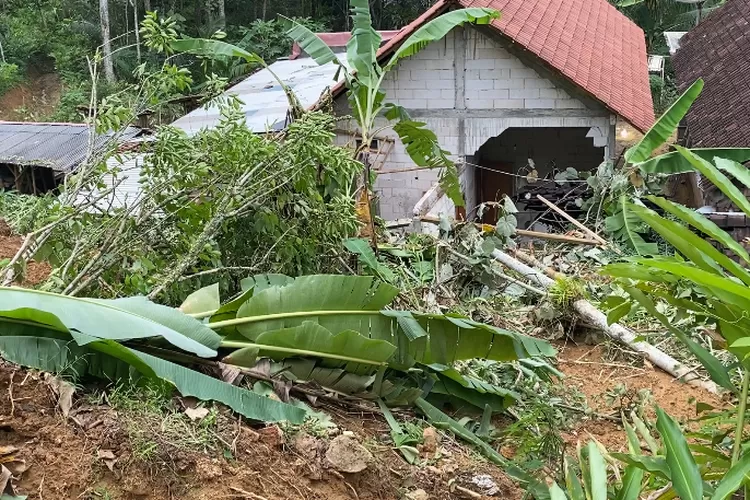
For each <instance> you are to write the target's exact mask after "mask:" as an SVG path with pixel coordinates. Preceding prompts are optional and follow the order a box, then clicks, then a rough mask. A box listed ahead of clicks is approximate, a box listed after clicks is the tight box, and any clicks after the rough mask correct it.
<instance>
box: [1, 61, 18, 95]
mask: <svg viewBox="0 0 750 500" xmlns="http://www.w3.org/2000/svg"><path fill="white" fill-rule="evenodd" d="M22 80H23V77H22V76H21V72H20V71H19V69H18V65H16V64H10V63H0V95H3V94H4V93H6V92H7V91H9V90H10V89H12V88H13V87H15V86H16V85H18V84H19V83H21V81H22Z"/></svg>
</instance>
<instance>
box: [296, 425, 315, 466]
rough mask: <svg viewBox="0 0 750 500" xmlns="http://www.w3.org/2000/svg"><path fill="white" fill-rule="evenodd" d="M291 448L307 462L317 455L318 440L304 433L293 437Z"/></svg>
mask: <svg viewBox="0 0 750 500" xmlns="http://www.w3.org/2000/svg"><path fill="white" fill-rule="evenodd" d="M292 446H293V447H294V449H295V450H296V451H297V453H299V454H300V455H302V456H303V457H304V458H307V459H309V460H312V459H314V458H315V457H316V456H317V454H318V440H317V439H315V438H314V437H312V436H310V435H309V434H306V433H304V432H300V433H299V434H297V436H295V438H294V442H293V443H292Z"/></svg>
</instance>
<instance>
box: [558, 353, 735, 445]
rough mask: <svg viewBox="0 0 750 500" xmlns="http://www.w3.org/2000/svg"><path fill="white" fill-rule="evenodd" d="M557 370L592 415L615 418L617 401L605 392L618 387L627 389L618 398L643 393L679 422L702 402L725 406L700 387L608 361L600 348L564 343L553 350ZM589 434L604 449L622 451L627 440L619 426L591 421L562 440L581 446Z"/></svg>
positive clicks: (647, 369)
mask: <svg viewBox="0 0 750 500" xmlns="http://www.w3.org/2000/svg"><path fill="white" fill-rule="evenodd" d="M558 349H559V356H558V358H559V368H560V371H562V372H563V373H564V374H565V376H566V379H565V381H564V383H565V384H566V385H568V386H573V387H576V388H578V390H579V391H580V392H582V393H583V394H584V395H585V396H586V400H587V402H588V404H589V406H590V407H591V408H592V409H593V410H594V411H595V412H597V413H600V414H606V415H618V414H619V413H620V410H621V402H620V401H619V400H618V401H616V402H608V401H607V393H608V392H610V391H613V390H614V389H615V388H616V387H617V386H618V385H620V384H622V385H624V386H625V387H626V388H627V395H626V396H625V398H624V400H625V402H626V403H627V402H628V400H629V399H630V398H632V397H635V396H636V394H637V392H638V391H640V390H643V389H646V390H648V391H649V392H650V393H651V394H652V396H653V402H654V403H656V404H658V405H659V406H661V407H662V408H664V410H665V411H667V413H669V414H670V415H672V416H673V417H675V418H677V419H679V420H688V419H691V418H694V417H696V410H695V407H696V406H695V405H696V402H698V401H699V402H703V403H708V404H710V405H711V406H714V407H716V408H720V407H723V406H725V403H724V402H722V400H721V398H719V397H718V396H716V395H715V394H711V393H709V392H708V391H706V390H704V389H700V388H697V387H693V386H690V385H687V384H685V383H682V382H679V381H678V380H676V379H675V378H674V377H672V376H671V375H669V374H667V373H664V372H663V371H661V370H659V369H658V368H653V367H651V366H649V365H647V364H646V365H645V366H643V367H637V366H630V364H629V362H628V361H626V360H623V361H609V360H607V359H606V357H605V348H604V347H603V346H602V345H597V346H594V347H592V346H589V345H582V344H581V345H575V344H572V343H567V344H565V345H560V346H558ZM590 436H593V437H594V438H596V439H597V440H598V441H599V442H601V443H602V444H604V445H605V446H606V447H607V449H608V450H610V451H627V450H626V446H627V441H626V436H625V431H624V429H623V427H622V426H621V425H620V424H619V423H618V422H615V421H611V420H605V419H598V418H594V419H593V420H588V421H584V422H582V423H581V424H580V426H579V427H578V428H577V429H576V431H575V432H571V433H569V434H567V435H566V436H565V438H566V441H567V442H568V443H570V444H575V442H576V441H578V440H580V441H581V442H586V441H587V440H588V439H589V438H590Z"/></svg>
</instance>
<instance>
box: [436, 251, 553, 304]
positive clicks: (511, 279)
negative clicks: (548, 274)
mask: <svg viewBox="0 0 750 500" xmlns="http://www.w3.org/2000/svg"><path fill="white" fill-rule="evenodd" d="M438 245H440V246H441V247H442V248H445V249H446V250H447V251H448V253H450V254H452V255H454V256H455V257H458V258H459V259H462V260H464V261H465V262H471V259H470V258H469V257H468V256H466V255H464V254H462V253H459V252H457V251H455V250H453V248H451V247H450V245H448V244H447V243H444V242H442V241H439V242H438ZM490 271H491V272H492V273H493V274H494V275H495V276H497V277H498V278H500V279H503V280H505V281H507V282H509V283H513V284H516V285H518V286H520V287H521V288H525V289H526V290H528V291H530V292H533V293H535V294H537V295H547V293H546V292H545V291H544V290H540V289H538V288H536V287H533V286H531V285H529V284H528V283H526V282H524V281H521V280H517V279H516V278H514V277H512V276H508V275H507V274H505V273H502V272H500V271H498V270H497V269H490Z"/></svg>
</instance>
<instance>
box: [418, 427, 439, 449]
mask: <svg viewBox="0 0 750 500" xmlns="http://www.w3.org/2000/svg"><path fill="white" fill-rule="evenodd" d="M422 440H423V441H422V451H424V452H425V453H435V452H436V451H437V448H438V445H439V444H440V434H438V431H436V430H435V428H434V427H427V428H426V429H425V430H424V431H423V432H422Z"/></svg>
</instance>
